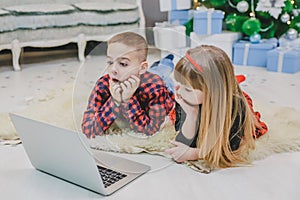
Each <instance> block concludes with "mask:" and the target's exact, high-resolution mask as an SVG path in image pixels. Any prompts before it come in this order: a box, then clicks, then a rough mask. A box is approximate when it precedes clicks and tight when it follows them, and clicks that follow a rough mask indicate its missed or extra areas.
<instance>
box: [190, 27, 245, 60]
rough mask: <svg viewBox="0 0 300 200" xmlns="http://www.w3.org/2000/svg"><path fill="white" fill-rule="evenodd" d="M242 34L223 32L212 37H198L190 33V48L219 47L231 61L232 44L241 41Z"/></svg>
mask: <svg viewBox="0 0 300 200" xmlns="http://www.w3.org/2000/svg"><path fill="white" fill-rule="evenodd" d="M241 37H242V34H241V33H238V32H230V31H223V32H222V33H220V34H214V35H198V34H196V33H195V32H191V35H190V38H191V47H196V46H199V45H214V46H216V47H219V48H220V49H222V50H223V51H225V53H226V54H227V55H228V57H229V58H230V60H232V48H233V44H234V43H235V42H237V41H238V40H239V39H241Z"/></svg>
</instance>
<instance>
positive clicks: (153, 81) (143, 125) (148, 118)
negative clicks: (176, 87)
mask: <svg viewBox="0 0 300 200" xmlns="http://www.w3.org/2000/svg"><path fill="white" fill-rule="evenodd" d="M145 76H146V77H145V78H146V79H147V83H148V84H142V86H141V88H140V90H139V93H140V95H139V96H141V98H139V97H138V95H134V96H132V97H131V98H130V100H129V101H128V102H126V103H123V104H122V105H121V109H122V114H123V115H124V117H125V119H127V120H128V122H129V125H130V127H131V128H132V129H133V130H134V131H136V132H141V133H144V134H146V135H153V134H154V133H156V132H157V131H158V130H159V129H160V126H161V124H162V123H163V122H164V121H165V118H166V116H167V115H168V113H169V112H170V111H171V110H172V108H173V107H174V94H173V93H172V92H170V91H169V90H168V89H167V88H166V86H165V85H164V83H163V82H162V80H161V79H160V78H157V76H151V74H150V75H149V74H148V73H147V74H146V75H145ZM143 96H144V100H141V99H143Z"/></svg>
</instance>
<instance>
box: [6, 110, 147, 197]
mask: <svg viewBox="0 0 300 200" xmlns="http://www.w3.org/2000/svg"><path fill="white" fill-rule="evenodd" d="M10 117H11V119H12V121H13V123H14V125H15V128H16V130H17V132H18V134H19V136H20V138H21V140H22V143H23V146H24V149H25V151H26V153H27V155H28V157H29V159H30V161H31V163H32V165H33V166H34V167H35V168H36V169H38V170H40V171H43V172H46V173H48V174H51V175H54V176H56V177H58V178H61V179H64V180H67V181H69V182H72V183H74V184H76V185H79V186H82V187H84V188H87V189H90V190H93V191H95V192H98V193H101V194H104V195H109V194H111V193H113V192H115V191H116V190H118V189H120V188H121V187H123V186H124V185H126V184H128V183H129V182H131V181H132V180H134V179H135V178H137V177H139V176H140V175H142V174H144V173H145V172H147V171H149V170H150V167H149V166H147V165H144V164H142V163H137V162H134V161H131V160H127V159H124V158H120V157H117V156H113V155H109V154H107V153H105V152H100V151H98V152H96V153H95V152H93V153H91V151H90V148H89V147H87V146H88V145H87V141H86V138H84V137H82V136H83V134H82V135H78V133H76V132H74V131H71V130H67V129H63V128H59V127H55V126H53V125H50V124H47V123H43V122H39V121H35V120H32V119H28V118H25V117H22V116H18V115H15V114H12V113H10ZM93 156H95V157H96V159H97V162H98V163H97V164H96V162H95V159H94V157H93ZM97 165H98V166H104V167H107V168H110V169H115V170H117V171H120V172H124V173H127V176H126V178H124V179H122V180H120V181H118V182H117V183H115V184H113V185H112V186H111V187H109V188H105V187H104V184H103V181H102V179H101V177H100V173H99V171H98V167H97Z"/></svg>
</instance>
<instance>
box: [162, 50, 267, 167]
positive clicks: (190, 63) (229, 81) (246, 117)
mask: <svg viewBox="0 0 300 200" xmlns="http://www.w3.org/2000/svg"><path fill="white" fill-rule="evenodd" d="M174 78H175V80H176V81H177V82H178V85H177V86H176V87H175V93H176V97H175V99H176V122H175V129H176V131H178V133H177V136H176V138H175V140H174V141H171V144H173V145H174V147H172V148H170V149H167V150H166V152H167V153H168V154H170V155H171V156H172V157H173V159H174V160H175V161H176V162H184V161H187V160H198V159H201V160H204V161H206V163H207V164H208V165H209V166H210V167H212V168H225V167H231V166H236V165H238V164H242V163H246V160H245V159H243V156H242V155H243V153H244V152H247V150H249V149H253V148H254V138H258V137H259V136H261V135H263V134H265V133H266V132H267V127H266V125H265V123H263V122H261V121H260V114H259V113H258V112H254V111H253V109H252V101H251V99H250V97H249V96H248V95H247V94H246V93H244V92H243V91H242V90H241V88H240V87H239V85H238V82H237V80H236V78H235V75H234V69H233V65H232V63H231V61H230V60H229V58H228V56H227V54H226V53H225V52H224V51H223V50H221V49H219V48H217V47H214V46H207V45H202V46H199V47H196V48H193V49H190V50H188V51H187V53H186V56H185V57H183V58H181V60H179V62H178V63H177V65H176V67H175V71H174Z"/></svg>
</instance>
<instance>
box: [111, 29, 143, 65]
mask: <svg viewBox="0 0 300 200" xmlns="http://www.w3.org/2000/svg"><path fill="white" fill-rule="evenodd" d="M117 42H118V43H122V44H124V45H126V46H128V47H134V48H136V50H137V53H138V54H139V59H141V60H142V61H146V60H147V54H148V44H147V41H146V40H145V38H144V37H142V36H141V35H139V34H137V33H134V32H123V33H119V34H117V35H114V36H113V37H112V38H110V39H109V40H108V42H107V44H108V45H110V44H112V43H117Z"/></svg>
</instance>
